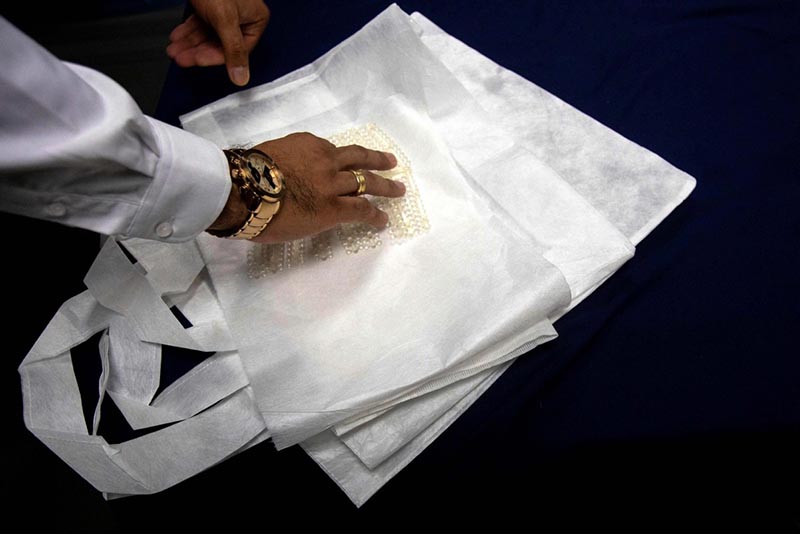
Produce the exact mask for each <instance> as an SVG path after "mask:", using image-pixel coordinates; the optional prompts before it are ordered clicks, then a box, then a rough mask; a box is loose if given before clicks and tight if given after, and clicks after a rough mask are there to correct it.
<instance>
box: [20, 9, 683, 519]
mask: <svg viewBox="0 0 800 534" xmlns="http://www.w3.org/2000/svg"><path fill="white" fill-rule="evenodd" d="M355 70H357V71H358V76H355V75H354V74H353V72H354V71H355ZM365 72H367V73H369V76H367V77H366V79H365V76H364V73H365ZM354 80H357V82H358V83H355V82H354ZM498 80H500V81H498ZM517 106H519V107H520V108H519V109H518V108H517ZM487 110H488V111H490V112H491V116H490V115H488V114H487ZM521 116H522V117H525V118H524V119H520V117H521ZM182 120H183V122H184V125H185V127H186V128H187V129H189V130H190V131H194V132H197V133H199V134H201V135H203V136H205V137H207V138H208V139H210V140H212V141H213V142H215V143H217V144H218V145H219V146H226V145H230V144H236V145H242V144H245V145H246V144H253V143H256V142H258V141H261V140H264V139H268V138H274V137H278V136H280V135H284V134H286V133H290V132H293V131H299V130H308V131H312V132H314V133H317V134H318V135H322V136H330V135H333V134H336V133H337V132H341V131H343V130H346V129H348V128H350V127H353V126H360V125H363V124H367V123H374V124H376V125H377V126H378V127H379V128H380V129H381V130H382V131H384V132H386V133H387V134H388V135H389V136H390V137H391V138H392V139H393V140H394V141H395V142H396V143H397V145H398V146H399V147H401V148H402V150H403V152H404V155H405V156H406V157H407V160H408V161H409V162H410V164H409V166H410V172H411V174H413V176H414V180H415V183H416V185H417V187H418V189H419V195H420V198H421V200H422V203H423V204H424V207H425V210H426V213H427V214H428V217H429V220H430V221H429V222H430V229H429V231H428V232H426V233H422V234H420V235H417V236H415V237H413V238H411V239H407V240H390V239H389V238H385V239H384V240H385V243H384V244H383V245H382V246H379V247H376V248H368V249H366V250H360V251H358V252H357V253H355V254H344V253H341V250H339V249H336V252H337V253H336V254H335V255H334V256H332V257H331V258H329V259H327V260H325V261H314V262H307V263H304V264H302V265H296V266H294V267H292V268H291V269H286V270H283V271H279V272H276V273H271V274H269V275H267V276H264V277H256V278H254V277H252V276H251V273H250V272H249V271H248V269H247V266H248V261H249V259H250V257H249V255H248V253H249V252H252V251H254V250H255V249H256V246H255V245H253V244H251V243H242V242H232V241H226V240H220V239H216V238H212V237H210V236H206V235H202V236H200V237H199V238H198V240H197V241H196V242H192V243H184V244H181V245H179V246H174V245H169V246H167V245H164V244H161V243H154V242H148V241H144V240H128V241H125V242H124V246H125V247H126V248H127V249H128V250H129V251H130V252H131V253H132V254H133V255H134V256H135V257H136V258H137V260H138V263H137V264H136V265H132V264H131V263H130V262H129V261H128V260H127V259H126V258H125V257H124V255H123V254H122V252H121V250H120V249H119V245H118V244H117V242H116V241H114V240H109V242H108V243H106V246H105V247H104V249H103V251H101V253H100V255H99V256H98V259H97V261H96V263H95V265H94V266H93V267H92V269H91V270H90V272H89V273H88V274H87V277H86V283H87V287H88V288H89V290H88V291H87V292H85V293H83V294H82V295H79V296H78V297H75V298H74V299H72V300H71V301H69V302H68V303H66V304H65V307H64V309H63V310H62V311H60V312H59V314H57V316H56V317H55V318H54V320H53V322H52V323H51V325H50V326H49V327H48V329H47V330H46V331H45V333H44V334H43V335H42V338H41V339H40V340H39V341H38V342H37V344H36V346H35V347H34V349H32V351H31V353H30V354H29V355H28V357H26V359H25V361H24V362H23V364H22V366H21V367H20V373H21V375H22V377H23V384H24V385H25V387H24V388H23V394H24V401H25V410H26V424H27V425H28V427H29V428H30V429H31V430H32V431H33V432H34V433H36V435H37V436H39V437H40V439H42V440H43V441H45V443H47V444H48V446H50V447H51V448H52V449H53V450H54V451H55V452H56V453H57V454H59V455H60V456H62V458H64V459H65V461H67V462H68V463H70V465H72V466H73V467H75V469H76V470H78V471H79V472H80V473H81V474H82V475H83V476H84V477H86V478H87V479H88V480H89V481H90V482H92V483H93V484H94V485H95V486H96V487H98V489H101V490H102V491H105V492H107V495H108V496H109V497H116V496H123V495H128V494H135V493H146V492H152V491H159V490H161V489H164V488H165V487H168V486H169V485H172V484H174V483H177V482H179V481H180V480H182V479H184V478H186V477H187V476H191V475H192V474H193V473H196V472H199V471H200V470H202V469H205V468H207V467H209V466H211V465H214V464H215V463H217V462H219V461H221V460H223V459H224V458H226V457H228V456H230V455H231V454H235V453H237V452H240V451H242V450H244V449H245V448H247V447H250V446H252V445H254V444H256V443H259V442H261V441H263V440H264V439H266V438H267V437H268V436H270V435H272V437H273V441H274V444H275V445H276V446H277V447H278V448H279V449H280V448H283V447H286V446H288V445H290V444H293V443H298V442H300V443H301V445H302V447H303V448H304V450H305V451H306V452H307V453H308V454H309V455H310V456H311V457H312V458H313V459H314V460H315V461H316V462H317V463H318V464H319V465H320V466H321V467H322V468H323V469H324V471H325V472H326V473H327V474H328V475H329V476H330V477H331V478H333V480H334V481H335V482H336V483H337V484H338V485H339V486H340V487H341V488H342V490H343V491H344V492H345V493H346V494H347V495H348V496H349V498H350V499H351V500H352V501H353V502H354V503H355V504H356V505H357V506H360V505H361V504H363V503H364V502H366V500H367V499H369V498H370V496H372V495H373V494H374V493H375V491H377V490H378V489H379V488H380V487H381V486H383V485H384V484H385V483H386V482H387V481H388V480H389V479H391V477H392V476H394V475H395V474H396V473H397V472H399V471H400V470H401V469H402V468H403V467H404V466H405V465H407V464H408V463H409V462H410V461H412V460H413V458H414V457H416V455H417V454H419V453H420V452H421V451H422V450H424V449H425V447H426V446H427V445H428V444H430V443H431V442H432V441H433V440H434V439H435V438H436V437H437V436H438V435H440V434H441V433H442V432H443V431H444V430H445V429H446V428H447V427H448V426H449V425H450V424H451V423H452V422H453V421H455V420H456V419H457V418H458V416H459V415H460V414H461V413H463V412H464V410H466V409H467V408H468V407H469V406H470V405H471V404H472V403H473V402H474V401H475V400H476V399H477V398H478V397H479V396H480V395H481V394H482V393H483V392H484V391H485V390H486V389H487V388H489V387H490V386H491V384H492V383H493V382H494V381H495V380H496V379H497V378H498V377H499V376H500V375H501V374H502V373H503V372H504V371H505V370H506V369H507V368H508V367H509V366H510V365H511V363H512V362H513V358H515V357H517V356H519V355H521V354H523V353H526V352H528V351H529V350H531V349H532V348H534V347H535V346H536V345H537V344H539V343H541V342H544V341H546V340H549V339H552V338H553V337H554V335H555V331H554V330H553V327H552V322H553V321H555V320H557V319H558V317H560V316H562V315H563V314H564V313H567V312H568V311H569V310H570V309H572V307H574V306H575V305H577V304H578V303H579V302H580V301H581V300H582V299H584V298H586V297H587V296H588V295H589V294H590V293H591V292H592V291H593V290H594V289H595V288H596V287H597V286H598V285H599V284H601V283H602V282H603V281H604V280H606V279H607V278H608V277H609V276H611V275H612V274H613V273H614V271H615V270H616V269H617V268H619V266H620V265H621V264H622V263H624V262H625V261H627V260H628V259H629V258H630V257H631V256H632V254H633V243H638V242H639V241H640V240H641V239H642V238H643V237H644V236H645V235H646V234H647V233H648V232H649V231H650V230H651V229H652V228H653V227H655V226H656V225H657V224H658V223H659V222H660V221H661V220H662V219H663V218H664V217H666V216H667V214H668V213H669V212H670V211H671V210H672V209H674V207H675V206H677V205H678V204H679V203H680V202H681V201H682V200H683V199H684V198H685V197H686V196H687V195H688V194H689V193H690V192H691V190H692V188H693V186H694V180H693V179H692V178H691V177H690V176H688V175H686V174H685V173H683V172H681V171H679V170H678V169H675V168H674V167H672V166H671V165H669V164H668V163H667V162H665V161H664V160H662V159H660V158H658V157H657V156H655V155H654V154H652V153H650V152H648V151H647V150H645V149H643V148H641V147H638V146H636V145H635V144H633V143H631V142H630V141H628V140H625V139H624V138H622V137H621V136H619V135H618V134H616V133H614V132H613V131H611V130H609V129H608V128H605V127H604V126H602V125H600V124H599V123H597V122H596V121H594V120H593V119H591V118H589V117H587V116H586V115H583V114H582V113H580V112H579V111H577V110H575V109H574V108H572V107H570V106H569V105H567V104H565V103H563V102H561V101H560V100H558V99H557V98H555V97H554V96H552V95H550V94H548V93H546V92H545V91H543V90H541V89H540V88H538V87H536V86H535V85H534V84H532V83H531V82H529V81H527V80H524V79H523V78H520V77H519V76H516V75H515V74H513V73H511V72H509V71H507V70H505V69H503V68H502V67H500V66H498V65H496V64H494V63H492V62H491V61H490V60H488V59H487V58H485V57H483V56H481V55H480V54H479V53H478V52H476V51H474V50H472V49H470V48H469V47H467V46H466V45H464V44H463V43H460V42H458V41H457V40H455V39H454V38H452V37H450V36H449V35H447V34H446V33H444V32H442V31H441V30H440V29H439V28H437V27H436V26H435V25H433V24H432V23H431V22H430V21H428V20H427V19H425V18H424V17H422V16H421V15H419V14H414V15H412V16H408V15H406V14H405V13H403V12H402V11H401V10H400V9H399V8H398V7H397V6H391V7H390V8H388V9H387V10H385V11H384V12H383V13H381V14H380V15H379V16H378V17H377V18H376V19H374V20H373V21H372V22H370V23H369V24H368V25H367V26H365V28H363V29H362V30H360V31H359V32H357V33H356V34H355V35H354V36H353V37H351V38H350V39H348V40H346V41H345V42H344V43H342V44H341V45H339V46H337V47H336V48H335V49H334V50H332V51H331V52H329V53H328V54H326V55H325V56H323V57H322V58H320V59H319V60H318V61H316V62H314V63H312V64H311V65H309V66H307V67H304V68H302V69H299V70H298V71H296V72H294V73H291V74H289V75H287V76H285V77H283V78H281V79H279V80H276V81H275V82H272V83H270V84H267V85H265V86H262V87H258V88H254V89H252V90H250V91H245V92H243V93H239V94H237V95H234V96H232V97H228V98H226V99H223V100H221V101H219V102H216V103H213V104H211V105H209V106H206V107H204V108H202V109H200V110H197V111H196V112H193V113H191V114H189V115H188V116H185V117H183V118H182ZM527 121H531V122H527ZM265 124H266V125H269V126H268V128H265V126H264V125H265ZM565 158H569V160H570V161H568V162H565V161H562V160H563V159H565ZM604 162H605V164H604ZM167 305H176V306H177V307H178V308H179V309H180V310H181V311H182V312H183V313H184V315H185V316H187V317H188V318H189V319H190V321H191V322H192V324H193V325H194V326H193V327H192V328H189V329H186V330H183V329H182V328H181V327H180V325H179V324H178V323H177V320H176V319H175V318H174V317H172V316H171V314H170V313H169V310H168V309H167ZM106 327H110V328H109V329H108V334H107V336H104V338H103V340H102V341H101V347H100V348H101V358H102V360H103V364H104V376H103V378H102V379H101V398H102V394H103V393H105V392H106V391H107V392H108V393H109V396H110V397H111V398H112V399H113V400H114V402H115V403H117V404H118V406H120V409H121V411H122V412H123V414H124V415H125V417H126V419H128V421H129V422H130V423H131V424H132V425H136V426H137V428H146V427H148V426H152V425H157V424H162V423H164V422H170V421H180V422H179V423H177V424H175V425H173V426H170V427H168V428H166V429H162V430H160V431H158V432H155V433H154V434H152V435H148V436H145V438H147V439H145V438H139V439H138V440H132V441H131V442H128V444H121V445H119V446H117V445H114V446H109V445H108V444H107V443H105V442H104V441H103V440H102V438H100V437H99V436H95V435H93V434H94V433H95V432H92V431H91V430H89V429H87V427H86V423H85V422H84V420H83V412H82V410H81V406H80V396H79V395H78V393H77V384H76V383H75V379H74V375H73V374H72V370H71V365H70V361H69V352H68V351H69V348H70V347H72V346H75V345H76V344H77V343H79V342H81V341H83V340H85V339H87V338H88V337H89V335H90V333H91V332H97V331H100V330H102V329H104V328H106ZM159 344H171V345H177V346H183V347H188V348H198V349H200V350H219V351H220V352H218V353H217V354H216V355H215V356H213V357H211V358H209V359H208V360H207V361H206V362H204V363H203V364H201V365H200V366H198V367H197V368H195V369H194V370H192V371H191V372H190V373H188V374H187V375H186V376H185V377H183V378H181V379H179V380H178V381H177V382H176V383H175V384H173V385H172V386H170V388H168V390H165V391H163V392H162V393H161V394H160V395H158V396H157V397H155V398H154V393H155V391H156V389H157V385H158V369H159V362H160V357H161V353H160V347H159ZM530 357H535V352H534V354H533V355H531V356H530ZM218 401H221V402H218ZM215 402H217V404H214V403H215ZM208 406H212V408H211V409H208V410H206V411H205V412H200V410H203V409H204V408H206V407H208ZM96 413H99V410H98V411H96ZM96 428H97V418H96V420H95V422H94V430H96ZM53 436H58V437H60V438H59V439H58V440H54V438H53ZM223 436H227V437H226V438H224V437H223ZM187 443H189V444H191V445H187ZM84 449H85V451H84ZM186 451H192V454H191V455H188V456H187V455H186ZM181 453H183V454H181ZM148 455H153V456H154V458H156V460H147V458H148ZM153 461H155V462H156V464H157V465H158V468H159V469H155V470H154V471H158V472H156V473H152V472H149V471H148V469H150V470H153V469H152V465H153V464H152V462H153ZM148 462H149V463H148ZM161 471H163V472H161Z"/></svg>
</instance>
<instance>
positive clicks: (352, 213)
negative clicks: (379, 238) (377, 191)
mask: <svg viewBox="0 0 800 534" xmlns="http://www.w3.org/2000/svg"><path fill="white" fill-rule="evenodd" d="M337 204H338V206H337V207H338V214H339V217H340V220H339V221H338V222H341V223H347V222H362V223H366V224H369V225H370V226H373V227H375V228H378V229H381V228H383V227H385V226H386V225H387V224H388V223H389V215H387V213H386V212H385V211H381V210H379V209H378V208H376V207H375V206H374V205H373V204H372V202H370V201H369V200H367V199H366V198H364V197H339V199H338V201H337Z"/></svg>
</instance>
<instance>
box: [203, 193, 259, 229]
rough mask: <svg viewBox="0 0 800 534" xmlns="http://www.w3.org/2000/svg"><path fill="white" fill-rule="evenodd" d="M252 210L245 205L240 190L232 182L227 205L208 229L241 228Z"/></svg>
mask: <svg viewBox="0 0 800 534" xmlns="http://www.w3.org/2000/svg"><path fill="white" fill-rule="evenodd" d="M249 215H250V212H249V211H248V210H247V206H245V205H244V202H243V201H242V197H241V195H239V192H238V190H237V189H236V187H234V185H233V184H231V190H230V193H229V194H228V201H227V202H226V203H225V207H224V208H222V212H220V214H219V216H218V217H217V219H216V220H215V221H214V222H213V223H212V224H211V226H209V227H208V230H233V229H236V228H241V226H242V225H243V224H244V223H245V221H247V217H248V216H249Z"/></svg>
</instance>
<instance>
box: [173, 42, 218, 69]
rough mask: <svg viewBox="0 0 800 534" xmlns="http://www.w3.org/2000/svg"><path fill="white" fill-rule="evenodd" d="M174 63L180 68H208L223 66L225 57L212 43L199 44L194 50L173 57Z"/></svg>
mask: <svg viewBox="0 0 800 534" xmlns="http://www.w3.org/2000/svg"><path fill="white" fill-rule="evenodd" d="M175 62H176V63H178V65H180V66H182V67H183V66H188V67H193V66H195V65H196V66H198V67H209V66H211V65H223V64H224V63H225V55H224V54H223V53H222V50H220V49H219V46H217V45H216V44H214V43H208V42H206V43H201V44H199V45H197V46H195V47H194V48H191V49H189V50H186V51H185V52H182V53H181V54H179V55H178V56H176V57H175Z"/></svg>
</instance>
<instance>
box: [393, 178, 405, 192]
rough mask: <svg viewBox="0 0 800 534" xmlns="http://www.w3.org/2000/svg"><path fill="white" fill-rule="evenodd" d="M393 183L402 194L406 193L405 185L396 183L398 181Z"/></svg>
mask: <svg viewBox="0 0 800 534" xmlns="http://www.w3.org/2000/svg"><path fill="white" fill-rule="evenodd" d="M394 183H396V184H397V188H398V189H400V191H402V192H403V194H405V193H406V184H404V183H403V182H398V181H395V182H394Z"/></svg>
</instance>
